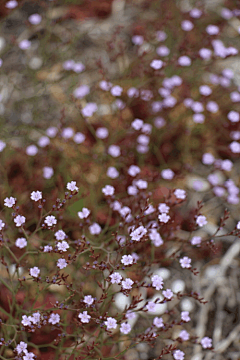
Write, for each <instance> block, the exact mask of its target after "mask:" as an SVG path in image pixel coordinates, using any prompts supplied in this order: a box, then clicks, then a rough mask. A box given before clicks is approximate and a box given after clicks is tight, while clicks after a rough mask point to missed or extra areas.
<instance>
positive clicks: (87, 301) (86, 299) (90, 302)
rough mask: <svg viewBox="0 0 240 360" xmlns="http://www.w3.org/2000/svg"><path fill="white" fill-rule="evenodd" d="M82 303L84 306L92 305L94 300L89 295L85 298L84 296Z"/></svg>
mask: <svg viewBox="0 0 240 360" xmlns="http://www.w3.org/2000/svg"><path fill="white" fill-rule="evenodd" d="M83 302H85V304H88V305H92V304H93V302H94V299H93V297H92V296H91V295H86V296H84V300H83Z"/></svg>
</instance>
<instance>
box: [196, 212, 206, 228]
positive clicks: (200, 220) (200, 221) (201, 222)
mask: <svg viewBox="0 0 240 360" xmlns="http://www.w3.org/2000/svg"><path fill="white" fill-rule="evenodd" d="M196 224H197V225H198V226H200V227H203V226H204V225H206V224H207V219H206V216H203V215H199V216H198V217H197V219H196Z"/></svg>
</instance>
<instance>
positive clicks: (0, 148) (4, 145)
mask: <svg viewBox="0 0 240 360" xmlns="http://www.w3.org/2000/svg"><path fill="white" fill-rule="evenodd" d="M5 147H6V143H5V142H4V141H2V140H0V152H2V151H3V149H4V148H5Z"/></svg>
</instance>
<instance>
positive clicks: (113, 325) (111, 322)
mask: <svg viewBox="0 0 240 360" xmlns="http://www.w3.org/2000/svg"><path fill="white" fill-rule="evenodd" d="M104 324H105V325H106V326H107V330H110V329H116V327H117V321H116V320H115V319H113V318H112V317H109V318H108V319H107V321H104Z"/></svg>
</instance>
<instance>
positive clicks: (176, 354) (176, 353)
mask: <svg viewBox="0 0 240 360" xmlns="http://www.w3.org/2000/svg"><path fill="white" fill-rule="evenodd" d="M184 356H185V354H184V352H183V351H181V350H176V351H174V353H173V357H174V359H175V360H183V359H184Z"/></svg>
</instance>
